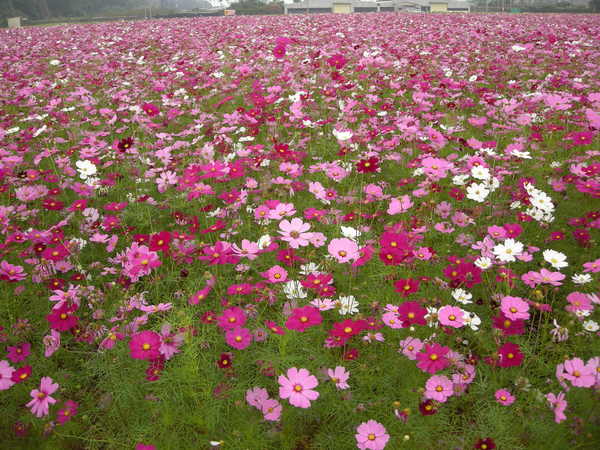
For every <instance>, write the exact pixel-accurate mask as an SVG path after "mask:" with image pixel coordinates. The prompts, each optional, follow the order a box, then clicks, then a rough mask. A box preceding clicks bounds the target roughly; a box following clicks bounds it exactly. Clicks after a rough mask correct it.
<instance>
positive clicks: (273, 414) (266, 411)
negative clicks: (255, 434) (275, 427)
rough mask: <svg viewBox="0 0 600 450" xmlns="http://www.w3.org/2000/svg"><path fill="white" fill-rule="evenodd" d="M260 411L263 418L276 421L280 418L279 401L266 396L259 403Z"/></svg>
mask: <svg viewBox="0 0 600 450" xmlns="http://www.w3.org/2000/svg"><path fill="white" fill-rule="evenodd" d="M260 409H261V411H262V413H263V417H264V419H265V420H269V421H272V422H278V421H279V419H280V418H281V409H282V407H281V403H279V402H278V401H277V400H275V399H273V398H268V399H266V400H264V401H263V402H262V403H261V408H260Z"/></svg>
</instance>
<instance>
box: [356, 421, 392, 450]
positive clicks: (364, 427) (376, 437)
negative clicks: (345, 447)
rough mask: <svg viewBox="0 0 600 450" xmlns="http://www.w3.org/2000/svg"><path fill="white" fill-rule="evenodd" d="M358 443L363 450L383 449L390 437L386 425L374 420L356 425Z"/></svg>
mask: <svg viewBox="0 0 600 450" xmlns="http://www.w3.org/2000/svg"><path fill="white" fill-rule="evenodd" d="M355 437H356V445H357V447H358V448H359V449H361V450H367V449H369V450H382V449H383V448H385V446H386V444H387V442H388V441H389V439H390V435H389V434H387V431H386V429H385V427H384V426H383V425H382V424H380V423H379V422H376V421H374V420H369V421H367V422H363V423H361V424H360V425H359V426H358V427H356V435H355Z"/></svg>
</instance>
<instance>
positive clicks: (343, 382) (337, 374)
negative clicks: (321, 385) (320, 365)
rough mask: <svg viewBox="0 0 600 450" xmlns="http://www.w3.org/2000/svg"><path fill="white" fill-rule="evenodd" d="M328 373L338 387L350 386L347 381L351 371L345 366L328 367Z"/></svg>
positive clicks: (341, 388) (345, 387)
mask: <svg viewBox="0 0 600 450" xmlns="http://www.w3.org/2000/svg"><path fill="white" fill-rule="evenodd" d="M327 375H329V378H331V381H333V382H334V383H335V387H336V388H338V389H340V390H343V389H348V388H349V387H350V385H349V384H348V383H347V381H348V378H350V372H348V371H347V370H346V368H345V367H343V366H337V367H336V368H335V369H327Z"/></svg>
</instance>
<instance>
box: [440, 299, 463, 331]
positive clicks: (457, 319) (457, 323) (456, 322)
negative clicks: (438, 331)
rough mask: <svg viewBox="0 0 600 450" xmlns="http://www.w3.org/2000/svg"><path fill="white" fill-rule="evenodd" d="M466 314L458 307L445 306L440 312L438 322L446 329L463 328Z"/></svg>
mask: <svg viewBox="0 0 600 450" xmlns="http://www.w3.org/2000/svg"><path fill="white" fill-rule="evenodd" d="M464 315H465V312H464V311H463V310H462V309H460V308H459V307H457V306H449V305H446V306H443V307H441V308H440V309H439V310H438V320H439V322H440V324H442V325H444V326H446V327H452V328H461V327H462V326H463V325H464V324H465V321H464Z"/></svg>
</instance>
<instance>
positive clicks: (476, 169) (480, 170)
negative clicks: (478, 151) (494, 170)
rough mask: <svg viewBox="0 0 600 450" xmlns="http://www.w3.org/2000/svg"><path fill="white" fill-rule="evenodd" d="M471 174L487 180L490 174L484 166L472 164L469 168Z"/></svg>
mask: <svg viewBox="0 0 600 450" xmlns="http://www.w3.org/2000/svg"><path fill="white" fill-rule="evenodd" d="M471 175H472V176H473V178H476V179H478V180H489V179H490V176H491V175H490V169H488V168H487V167H484V166H473V167H472V168H471Z"/></svg>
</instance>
